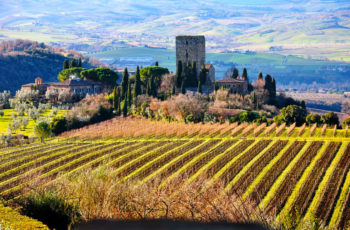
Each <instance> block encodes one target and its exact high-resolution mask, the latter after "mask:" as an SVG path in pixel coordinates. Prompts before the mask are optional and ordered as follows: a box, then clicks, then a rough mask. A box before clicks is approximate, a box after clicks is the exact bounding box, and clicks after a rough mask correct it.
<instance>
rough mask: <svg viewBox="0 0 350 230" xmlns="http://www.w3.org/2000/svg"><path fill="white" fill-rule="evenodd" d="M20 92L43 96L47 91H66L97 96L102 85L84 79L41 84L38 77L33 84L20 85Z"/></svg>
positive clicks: (41, 81) (101, 89) (100, 91)
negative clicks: (26, 91)
mask: <svg viewBox="0 0 350 230" xmlns="http://www.w3.org/2000/svg"><path fill="white" fill-rule="evenodd" d="M22 90H39V93H40V95H45V93H46V91H47V90H50V91H53V92H55V93H61V92H62V91H68V92H72V93H80V94H98V93H102V91H103V84H102V83H101V82H94V81H88V80H85V79H83V80H81V79H67V80H65V81H62V82H52V83H43V80H42V79H41V78H40V77H38V78H36V79H35V83H30V84H26V85H22Z"/></svg>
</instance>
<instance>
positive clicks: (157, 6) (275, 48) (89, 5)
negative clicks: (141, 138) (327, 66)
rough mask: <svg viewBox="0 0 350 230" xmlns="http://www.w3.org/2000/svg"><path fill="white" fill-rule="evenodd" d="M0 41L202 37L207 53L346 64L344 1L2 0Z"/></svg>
mask: <svg viewBox="0 0 350 230" xmlns="http://www.w3.org/2000/svg"><path fill="white" fill-rule="evenodd" d="M0 26H1V27H0V39H3V40H6V39H10V38H26V39H31V40H37V41H40V42H49V44H52V45H56V46H61V47H65V48H69V49H70V48H74V49H77V50H80V51H87V52H94V51H104V50H108V49H110V48H115V47H130V46H139V45H148V46H157V47H167V48H173V47H174V44H175V42H174V39H175V36H176V35H179V34H204V35H205V36H206V38H207V46H208V49H209V50H210V51H213V52H220V51H227V50H253V51H258V52H272V53H279V54H283V55H289V54H293V55H299V56H303V57H312V58H317V59H330V60H338V61H349V62H350V53H349V51H348V47H349V46H350V1H348V0H234V1H233V0H192V1H188V0H178V1H172V0H147V1H146V0H137V1H134V0H123V1H122V0H114V1H113V0H99V1H96V0H90V1H83V0H76V1H67V2H62V1H60V0H42V1H38V0H17V1H11V0H2V1H1V2H0Z"/></svg>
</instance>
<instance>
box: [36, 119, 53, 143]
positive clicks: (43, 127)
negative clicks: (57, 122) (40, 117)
mask: <svg viewBox="0 0 350 230" xmlns="http://www.w3.org/2000/svg"><path fill="white" fill-rule="evenodd" d="M34 134H35V135H36V136H37V137H38V138H40V141H41V143H44V139H45V138H48V137H49V136H50V135H51V129H50V126H49V124H47V123H46V122H44V121H42V122H40V123H38V124H37V125H36V126H35V127H34Z"/></svg>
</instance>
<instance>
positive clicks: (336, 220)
mask: <svg viewBox="0 0 350 230" xmlns="http://www.w3.org/2000/svg"><path fill="white" fill-rule="evenodd" d="M77 137H80V138H77ZM349 143H350V137H349V135H348V131H347V129H344V130H335V129H334V128H332V127H330V128H326V127H320V128H317V127H316V126H313V127H306V126H303V127H300V128H298V127H294V126H291V127H286V126H285V125H281V126H277V125H271V126H266V124H261V125H258V124H240V125H238V124H222V125H217V124H214V125H211V124H206V125H201V124H182V123H168V122H157V121H150V120H145V119H139V118H126V119H123V118H116V119H112V120H110V121H106V122H103V123H100V124H97V125H93V126H90V127H86V128H83V129H80V130H76V131H71V132H67V133H64V134H63V135H62V137H61V138H59V139H55V140H51V141H48V142H47V143H46V144H31V145H27V146H22V147H14V148H4V149H0V162H1V166H0V195H1V196H2V197H3V198H5V199H7V200H10V199H16V197H18V196H20V195H21V194H22V193H23V191H24V190H23V189H24V188H25V187H27V186H28V185H30V184H31V183H33V182H34V181H36V183H41V184H42V185H49V184H51V183H53V182H54V181H55V180H56V178H57V176H59V175H61V174H63V173H67V174H73V173H75V172H79V171H81V170H84V169H95V168H97V166H99V165H101V164H103V165H105V166H108V167H109V168H112V169H113V170H112V172H111V174H112V175H113V176H115V178H120V179H118V180H117V182H116V183H117V184H118V183H123V182H129V181H133V180H137V181H142V182H144V183H146V182H152V183H158V186H159V188H167V187H168V186H171V185H172V184H173V183H174V182H175V181H176V180H177V179H178V178H184V177H185V178H187V179H186V183H187V184H191V183H195V182H198V181H199V180H201V179H203V178H205V179H206V180H207V181H208V183H206V184H205V187H207V188H208V189H209V188H211V187H213V186H215V185H216V184H218V183H220V184H223V185H224V186H223V189H222V193H223V194H232V195H237V194H238V195H241V196H242V199H243V200H248V199H249V200H252V201H253V203H254V207H255V208H256V209H261V210H263V211H264V213H266V215H269V216H273V217H274V218H275V219H276V221H277V222H284V221H286V220H288V218H289V219H290V218H298V217H299V216H300V217H301V218H305V219H308V218H310V217H316V218H319V219H321V220H323V221H324V222H325V223H326V224H327V225H329V226H332V227H342V228H343V227H346V226H348V224H349V223H347V221H348V220H349V218H350V195H349V194H350V193H349V190H350V172H349V167H350V159H349V157H350V145H349ZM38 181H39V182H38ZM183 186H185V184H184V185H183Z"/></svg>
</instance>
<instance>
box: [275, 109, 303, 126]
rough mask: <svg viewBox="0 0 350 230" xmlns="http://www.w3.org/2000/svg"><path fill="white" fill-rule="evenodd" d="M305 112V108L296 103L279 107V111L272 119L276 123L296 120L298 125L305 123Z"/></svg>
mask: <svg viewBox="0 0 350 230" xmlns="http://www.w3.org/2000/svg"><path fill="white" fill-rule="evenodd" d="M306 114H307V112H306V108H304V107H302V106H298V105H289V106H287V107H284V108H283V109H281V113H280V114H279V115H278V116H275V117H274V118H273V120H274V121H275V122H276V123H278V124H281V123H286V124H287V125H291V124H293V123H294V122H296V124H297V125H298V126H299V125H302V124H303V123H305V119H306Z"/></svg>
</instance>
